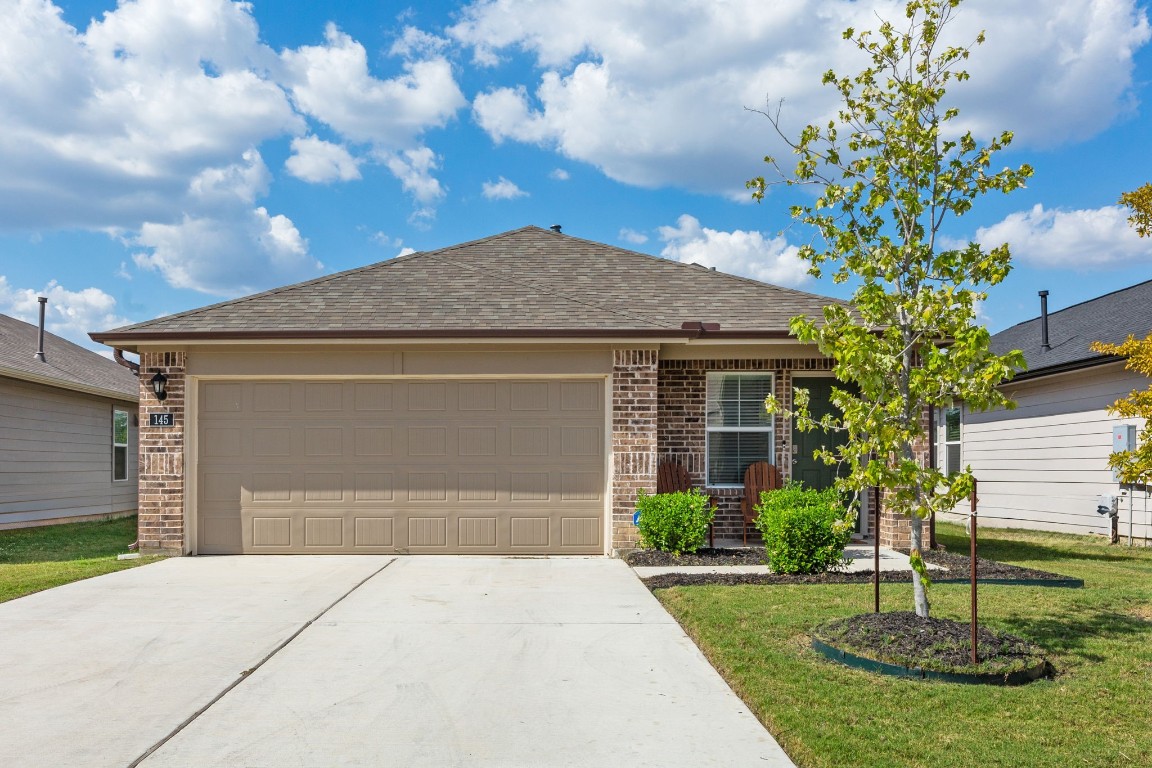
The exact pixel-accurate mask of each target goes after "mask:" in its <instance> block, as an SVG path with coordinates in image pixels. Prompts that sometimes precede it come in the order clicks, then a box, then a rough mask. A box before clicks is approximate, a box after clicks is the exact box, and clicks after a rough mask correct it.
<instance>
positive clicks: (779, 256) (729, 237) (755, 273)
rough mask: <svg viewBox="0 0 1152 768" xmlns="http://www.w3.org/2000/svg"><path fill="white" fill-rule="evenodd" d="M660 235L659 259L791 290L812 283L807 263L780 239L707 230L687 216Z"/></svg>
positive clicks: (753, 233)
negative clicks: (701, 267) (662, 248)
mask: <svg viewBox="0 0 1152 768" xmlns="http://www.w3.org/2000/svg"><path fill="white" fill-rule="evenodd" d="M659 232H660V239H661V240H663V241H664V242H665V243H666V245H665V246H664V250H662V251H661V252H660V255H661V256H663V257H664V258H666V259H672V260H673V261H680V262H683V263H685V264H693V263H695V264H700V265H701V266H705V267H715V268H716V269H718V270H720V271H721V272H728V273H730V274H733V275H741V276H743V277H750V278H752V279H754V280H760V281H762V282H765V283H771V284H773V285H783V286H788V287H793V288H794V287H797V286H800V285H803V284H804V283H806V282H808V281H809V280H810V279H811V276H810V275H809V274H808V265H807V263H805V262H803V261H801V260H800V258H799V257H798V256H797V251H798V249H797V248H796V246H793V245H789V244H788V242H787V241H786V240H785V239H784V238H783V237H765V236H764V234H763V233H761V232H755V231H751V232H746V231H744V230H741V229H737V230H734V231H732V232H724V231H721V230H715V229H709V228H707V227H702V226H700V221H699V220H698V219H696V218H695V217H694V216H689V215H688V214H683V215H682V216H680V218H679V219H677V220H676V226H674V227H660V230H659Z"/></svg>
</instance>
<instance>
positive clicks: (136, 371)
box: [112, 347, 140, 377]
mask: <svg viewBox="0 0 1152 768" xmlns="http://www.w3.org/2000/svg"><path fill="white" fill-rule="evenodd" d="M112 359H113V360H115V361H116V362H118V363H120V365H122V366H124V367H125V368H127V369H128V370H130V371H132V375H133V376H137V377H138V376H139V375H140V365H139V363H134V362H132V361H131V360H128V359H125V357H124V350H122V349H120V347H113V348H112Z"/></svg>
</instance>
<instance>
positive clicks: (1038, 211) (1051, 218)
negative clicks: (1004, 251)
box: [976, 205, 1152, 270]
mask: <svg viewBox="0 0 1152 768" xmlns="http://www.w3.org/2000/svg"><path fill="white" fill-rule="evenodd" d="M1128 214H1129V211H1128V210H1127V209H1124V208H1121V207H1119V206H1114V205H1109V206H1105V207H1103V208H1097V209H1094V210H1071V211H1069V210H1062V209H1052V210H1045V208H1044V206H1043V205H1036V206H1033V208H1032V209H1031V210H1028V211H1018V212H1017V213H1013V214H1010V215H1008V216H1007V217H1005V218H1004V220H1003V221H1000V222H998V223H996V224H993V225H992V226H990V227H982V228H981V229H979V230H977V231H976V240H977V241H978V242H979V243H980V244H981V245H983V246H984V247H985V248H994V247H996V246H999V245H1002V244H1003V243H1008V245H1009V247H1010V248H1011V250H1012V255H1013V256H1014V257H1016V258H1018V259H1020V260H1022V261H1026V262H1029V263H1031V264H1035V265H1038V266H1045V267H1061V268H1069V269H1080V270H1088V269H1094V268H1098V267H1120V266H1125V267H1127V266H1133V265H1137V264H1148V265H1152V240H1148V239H1142V238H1140V237H1138V236H1137V235H1136V231H1135V230H1134V229H1132V227H1131V226H1130V225H1129V224H1128Z"/></svg>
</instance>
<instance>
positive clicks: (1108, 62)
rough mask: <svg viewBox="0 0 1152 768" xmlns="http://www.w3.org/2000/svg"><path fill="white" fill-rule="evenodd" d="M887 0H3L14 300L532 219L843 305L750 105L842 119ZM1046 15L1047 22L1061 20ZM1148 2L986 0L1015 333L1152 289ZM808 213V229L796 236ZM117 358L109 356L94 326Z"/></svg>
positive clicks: (134, 286)
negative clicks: (845, 92) (755, 185)
mask: <svg viewBox="0 0 1152 768" xmlns="http://www.w3.org/2000/svg"><path fill="white" fill-rule="evenodd" d="M900 8H902V3H894V2H889V1H888V0H868V1H865V0H858V1H857V2H849V1H848V0H791V2H786V3H785V2H780V3H765V2H763V0H728V1H727V2H721V1H719V0H701V1H699V2H697V1H696V0H692V1H688V0H683V1H678V2H675V3H668V2H667V1H666V0H633V1H632V2H627V3H624V2H620V1H619V0H551V1H550V2H543V1H538V2H532V1H531V0H481V1H480V2H474V3H446V2H422V3H419V4H412V5H408V4H404V3H392V2H367V1H366V0H346V1H344V2H331V1H330V2H288V1H287V0H255V2H252V3H234V2H229V1H228V0H123V1H122V2H120V3H116V2H114V1H113V0H84V1H82V2H81V1H77V2H68V1H66V0H58V1H57V2H56V3H55V4H53V3H51V2H47V0H0V10H2V11H3V18H5V19H6V24H5V25H4V26H3V29H0V37H2V38H3V39H2V40H0V117H2V118H3V125H4V126H5V130H4V131H3V133H2V134H0V312H3V313H6V314H11V315H15V316H18V317H22V318H24V319H28V320H32V319H34V317H35V312H36V302H35V297H36V295H38V294H45V293H46V294H47V295H48V296H49V297H50V299H51V305H50V315H49V327H50V329H51V330H53V331H55V332H57V333H59V334H61V335H64V336H66V337H68V338H71V339H73V340H77V341H81V342H86V341H87V340H86V333H87V332H88V331H91V330H105V329H107V328H110V327H114V326H116V325H121V324H124V323H128V322H137V321H141V320H146V319H150V318H153V317H156V316H158V315H161V314H166V313H171V312H176V311H180V310H184V309H189V308H193V307H197V306H202V305H205V304H209V303H212V302H215V301H218V300H220V299H221V298H227V297H231V296H236V295H242V294H244V293H248V292H251V291H255V290H260V289H264V288H269V287H273V286H276V285H283V284H286V283H290V282H295V281H298V280H303V279H308V278H310V277H314V276H317V275H321V274H326V273H330V272H334V271H339V270H343V269H348V268H352V267H356V266H361V265H364V264H369V263H373V262H376V261H380V260H383V259H387V258H391V257H393V256H395V255H397V254H399V253H402V252H407V251H409V250H413V249H414V250H426V249H433V248H438V247H442V246H446V245H452V244H455V243H458V242H463V241H466V240H471V239H475V238H479V237H485V236H487V235H491V234H495V233H498V232H501V231H504V230H507V229H512V228H516V227H520V226H524V225H526V224H536V225H539V226H549V225H552V224H562V225H563V226H564V231H565V232H566V233H568V234H572V235H575V236H578V237H584V238H589V239H592V240H599V241H602V242H606V243H611V244H616V245H620V246H623V247H628V248H634V249H636V250H639V251H643V252H645V253H651V254H654V255H660V256H665V257H667V258H672V259H678V260H682V261H688V262H693V261H694V262H698V263H703V264H706V265H708V266H716V267H717V268H719V269H722V270H725V271H730V272H735V273H738V274H744V275H748V276H752V277H756V278H758V279H763V280H766V281H768V282H775V283H779V284H782V285H789V286H794V287H798V288H801V289H804V290H809V291H813V292H816V293H825V294H828V295H839V296H843V295H845V288H844V287H842V286H834V285H832V284H830V283H829V282H826V281H815V280H813V279H811V278H809V277H808V276H806V275H805V272H804V267H803V265H800V264H799V262H797V261H796V259H795V258H794V252H795V247H796V246H797V245H800V244H802V243H803V242H804V241H805V239H806V238H807V234H806V233H804V232H803V231H801V230H798V229H797V228H795V227H792V228H790V229H789V225H790V221H789V219H788V215H787V210H788V206H789V205H790V204H791V203H793V202H795V201H796V200H797V199H798V198H797V197H796V196H795V195H796V194H797V193H789V192H779V193H774V194H772V195H770V196H769V197H768V198H767V199H766V200H765V201H764V202H763V203H762V204H759V205H757V204H754V203H751V202H750V198H749V196H748V193H747V192H746V191H745V190H744V181H745V180H746V179H748V178H751V177H753V176H756V175H759V174H761V173H764V172H765V171H766V170H767V169H766V168H765V167H764V166H763V163H762V162H761V161H760V158H762V157H763V155H765V154H767V153H776V154H783V152H782V149H781V146H780V143H779V140H778V139H777V138H775V136H774V134H773V132H772V130H771V126H770V125H769V124H768V122H767V121H766V120H765V119H764V118H763V117H761V116H759V115H757V114H755V113H753V112H749V111H747V110H746V109H745V107H753V108H758V107H763V106H764V105H765V104H766V103H767V100H768V99H772V100H777V99H780V98H782V99H784V108H783V112H782V116H783V122H784V123H785V125H786V126H789V127H791V128H792V129H793V131H798V130H799V128H800V127H801V126H802V125H803V124H805V123H808V122H813V121H816V120H821V119H823V120H826V119H827V117H828V116H829V115H831V114H832V113H833V111H834V109H835V108H836V102H835V97H834V94H833V93H832V92H831V91H830V89H827V88H823V87H821V86H820V76H821V74H822V73H823V71H824V70H826V69H828V68H830V67H831V68H835V69H836V70H837V71H838V72H840V73H842V74H851V73H854V72H856V71H857V70H858V69H859V68H860V60H859V59H857V58H855V56H856V54H855V53H854V52H853V51H851V50H850V49H849V47H848V46H846V45H845V44H844V43H843V42H842V41H841V40H840V36H839V31H840V30H842V29H843V28H845V27H847V26H855V27H856V28H858V29H859V28H869V27H875V26H876V21H875V19H876V14H880V15H881V16H884V17H886V18H898V16H899V10H900ZM1039 9H1042V10H1039ZM1149 16H1150V11H1149V8H1148V5H1147V3H1144V2H1135V1H1134V0H1063V1H1059V0H1054V1H1053V2H1050V3H1044V4H1040V5H1038V4H1037V3H1035V2H1034V0H968V1H967V2H965V3H964V4H963V5H962V6H961V9H960V12H959V14H958V16H957V18H956V20H955V22H954V24H953V25H952V27H951V30H952V33H953V34H954V35H955V36H956V38H955V39H956V40H957V41H959V40H968V39H971V38H972V37H974V36H975V34H976V33H977V32H978V31H979V30H981V29H984V30H986V31H987V36H988V42H987V43H986V44H985V45H984V46H983V47H981V48H980V49H978V50H977V51H976V52H975V53H974V54H973V57H972V59H971V60H970V62H969V66H968V69H969V71H970V72H971V73H972V79H971V80H970V81H969V82H968V83H966V84H964V85H963V86H959V87H957V88H955V89H953V90H952V91H950V94H949V96H950V99H951V100H953V101H954V103H955V104H956V105H957V106H958V107H959V108H960V109H961V121H962V124H963V126H964V127H965V128H970V129H972V130H973V131H974V132H975V133H976V134H977V135H978V136H985V137H986V136H988V135H991V134H992V133H998V132H999V131H1001V130H1012V131H1014V132H1015V134H1016V137H1017V139H1016V142H1015V144H1014V145H1013V147H1012V148H1011V151H1009V152H1005V153H1003V154H1002V155H1000V156H999V158H998V160H997V164H998V165H1018V164H1020V163H1024V162H1027V163H1030V164H1031V165H1033V166H1034V167H1035V169H1036V175H1035V177H1034V178H1033V179H1032V180H1031V182H1030V183H1029V185H1028V188H1027V189H1025V190H1022V191H1019V192H1016V193H1014V194H1012V195H1010V196H1001V195H994V196H989V197H986V198H984V199H982V200H980V201H979V202H978V203H977V205H976V208H975V209H974V210H973V211H972V213H971V214H969V215H968V216H965V217H964V218H963V219H960V220H959V221H956V222H954V223H951V224H949V226H948V229H947V233H946V234H947V235H948V236H949V237H951V238H954V239H957V240H968V239H973V238H974V239H977V240H980V241H981V242H984V243H987V244H989V245H992V244H998V243H1000V242H1004V241H1007V242H1009V243H1010V244H1011V246H1012V248H1013V253H1014V256H1015V265H1016V266H1015V269H1014V271H1013V273H1012V275H1011V276H1010V277H1009V278H1008V280H1007V281H1006V282H1005V283H1004V284H1003V285H1001V286H999V287H998V288H996V289H994V291H993V293H992V295H991V296H990V298H989V301H988V302H987V303H986V304H985V305H984V306H983V308H982V312H983V316H984V319H985V320H986V322H987V323H988V325H989V327H990V328H991V329H992V330H994V331H995V330H999V329H1002V328H1004V327H1007V326H1008V325H1011V324H1013V323H1016V322H1019V321H1021V320H1024V319H1027V318H1028V317H1032V316H1034V315H1035V314H1037V312H1038V300H1037V298H1036V292H1037V291H1038V290H1040V289H1048V290H1049V291H1051V298H1050V307H1051V308H1052V309H1059V308H1061V307H1064V306H1068V305H1070V304H1073V303H1076V302H1079V301H1083V300H1085V299H1089V298H1092V297H1094V296H1097V295H1100V294H1102V293H1106V292H1108V291H1112V290H1116V289H1118V288H1122V287H1125V286H1127V285H1131V284H1133V283H1136V282H1140V281H1142V280H1146V279H1149V278H1152V240H1149V239H1146V240H1139V239H1138V238H1136V237H1135V235H1134V233H1133V232H1132V231H1131V229H1130V228H1129V227H1128V226H1127V224H1126V222H1125V220H1124V219H1125V216H1124V213H1123V211H1122V210H1121V209H1119V208H1118V207H1117V206H1116V205H1115V203H1116V199H1117V197H1118V196H1119V194H1120V193H1121V192H1123V191H1126V190H1130V189H1134V188H1135V187H1137V186H1139V185H1141V184H1143V183H1145V182H1148V181H1152V149H1150V148H1149V147H1150V146H1152V142H1150V139H1152V106H1150V105H1152V43H1150V39H1152V31H1150V28H1149ZM782 232H783V234H781V233H782ZM89 346H94V345H91V344H90V343H89Z"/></svg>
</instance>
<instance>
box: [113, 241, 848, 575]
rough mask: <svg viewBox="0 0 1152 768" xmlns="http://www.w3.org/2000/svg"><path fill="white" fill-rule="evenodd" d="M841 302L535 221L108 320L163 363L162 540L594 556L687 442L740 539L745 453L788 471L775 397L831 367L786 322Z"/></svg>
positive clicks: (151, 483)
mask: <svg viewBox="0 0 1152 768" xmlns="http://www.w3.org/2000/svg"><path fill="white" fill-rule="evenodd" d="M557 229H558V228H557ZM831 301H832V300H831V299H827V298H825V297H822V296H816V295H812V294H808V293H802V292H800V291H795V290H789V289H784V288H778V287H775V286H771V285H766V284H763V283H759V282H756V281H753V280H748V279H744V278H740V277H734V276H731V275H727V274H724V273H721V272H716V271H713V270H709V269H706V268H704V267H700V266H695V265H686V264H680V263H677V262H673V261H669V260H666V259H660V258H656V257H652V256H646V255H643V254H639V253H634V252H631V251H626V250H622V249H619V248H614V247H611V246H608V245H603V244H600V243H595V242H590V241H587V240H581V239H577V238H573V237H569V236H567V235H563V234H560V233H559V232H558V231H548V230H544V229H540V228H537V227H526V228H523V229H518V230H514V231H511V232H507V233H504V234H501V235H496V236H493V237H489V238H485V239H483V240H477V241H474V242H470V243H465V244H462V245H458V246H453V247H449V248H443V249H440V250H437V251H430V252H425V253H416V254H412V255H408V256H402V257H397V258H394V259H391V260H389V261H385V262H381V263H379V264H374V265H371V266H367V267H363V268H360V269H354V270H351V271H348V272H343V273H340V274H336V275H331V276H328V277H323V278H320V279H317V280H312V281H310V282H306V283H301V284H299V285H293V286H288V287H285V288H280V289H276V290H273V291H268V292H266V293H262V294H258V295H255V296H249V297H246V298H241V299H237V300H234V301H229V302H225V303H222V304H217V305H214V306H210V307H205V308H203V309H198V310H193V311H191V312H184V313H182V314H177V315H171V316H168V317H163V318H160V319H157V320H153V321H150V322H146V323H140V324H138V325H134V326H129V327H125V328H119V329H116V330H112V331H105V332H101V333H94V334H92V337H93V338H94V339H96V340H97V341H100V342H103V343H105V344H109V345H111V346H114V347H118V348H121V349H127V350H131V351H136V352H139V354H140V355H141V372H140V375H141V378H142V380H145V381H147V380H149V379H151V378H153V377H154V376H156V375H157V374H162V375H163V376H164V377H165V378H166V381H165V386H166V390H167V399H166V400H164V401H163V402H160V401H157V400H156V399H155V398H154V397H153V396H152V394H151V393H148V394H146V395H145V396H144V397H143V399H142V401H141V480H140V482H141V510H140V511H141V515H140V541H141V547H142V548H143V549H146V550H147V549H160V550H167V551H172V552H179V553H200V554H206V553H240V552H244V553H262V552H267V553H276V552H347V553H354V552H396V551H398V552H412V553H418V552H426V553H439V552H456V553H461V552H463V553H469V552H471V553H486V552H502V553H528V554H548V553H573V554H578V553H589V554H598V553H606V552H611V551H612V550H613V549H618V548H626V547H631V546H634V544H635V542H636V529H635V527H634V525H633V523H632V515H633V511H634V508H635V500H636V494H637V492H638V491H639V490H641V489H645V490H647V491H649V492H653V491H654V490H655V486H656V472H657V465H658V462H659V461H660V460H662V459H666V458H672V459H675V460H677V461H680V462H681V463H683V464H684V465H685V466H686V467H687V468H688V470H689V471H690V473H691V475H692V477H693V479H694V481H695V482H696V483H697V484H698V485H699V486H701V487H705V488H706V489H707V492H708V493H709V494H711V495H712V496H713V497H714V498H715V499H716V500H717V502H718V504H719V506H720V511H719V515H718V523H717V534H718V536H720V537H727V536H732V537H734V536H738V535H739V533H740V530H741V526H740V521H741V517H740V511H739V502H740V498H741V494H742V488H741V483H742V481H743V472H744V469H745V467H747V465H748V464H749V463H751V462H753V461H756V460H761V459H764V460H768V461H770V462H772V463H775V464H777V465H779V466H781V468H782V469H783V471H784V474H785V475H790V474H791V473H792V467H793V453H792V447H791V446H792V434H791V429H790V426H789V424H788V422H787V421H785V420H784V419H783V418H782V417H779V416H768V415H767V414H766V413H765V412H764V406H763V401H764V396H765V395H766V394H768V393H769V392H775V393H776V396H777V397H778V398H779V399H780V400H781V401H783V402H784V403H785V404H789V403H790V400H791V397H790V394H791V391H792V386H793V384H802V383H804V382H806V381H808V382H810V381H818V380H819V379H823V380H825V381H826V380H827V379H828V377H829V373H828V371H829V369H830V365H829V362H828V361H827V360H826V359H824V358H822V357H821V355H820V354H819V353H818V352H817V351H816V349H815V348H814V347H813V346H811V345H804V344H800V343H798V342H797V341H796V339H795V338H793V337H791V336H790V335H789V333H788V320H789V318H791V317H792V316H794V315H798V314H806V315H811V316H819V315H820V313H821V310H822V308H823V307H824V306H825V305H826V304H828V303H829V302H831ZM154 413H158V414H170V415H171V418H172V422H173V426H171V427H150V426H148V421H149V415H150V414H154ZM797 461H798V462H800V463H799V464H798V466H801V467H802V465H803V461H801V460H800V459H799V458H798V459H797Z"/></svg>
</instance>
